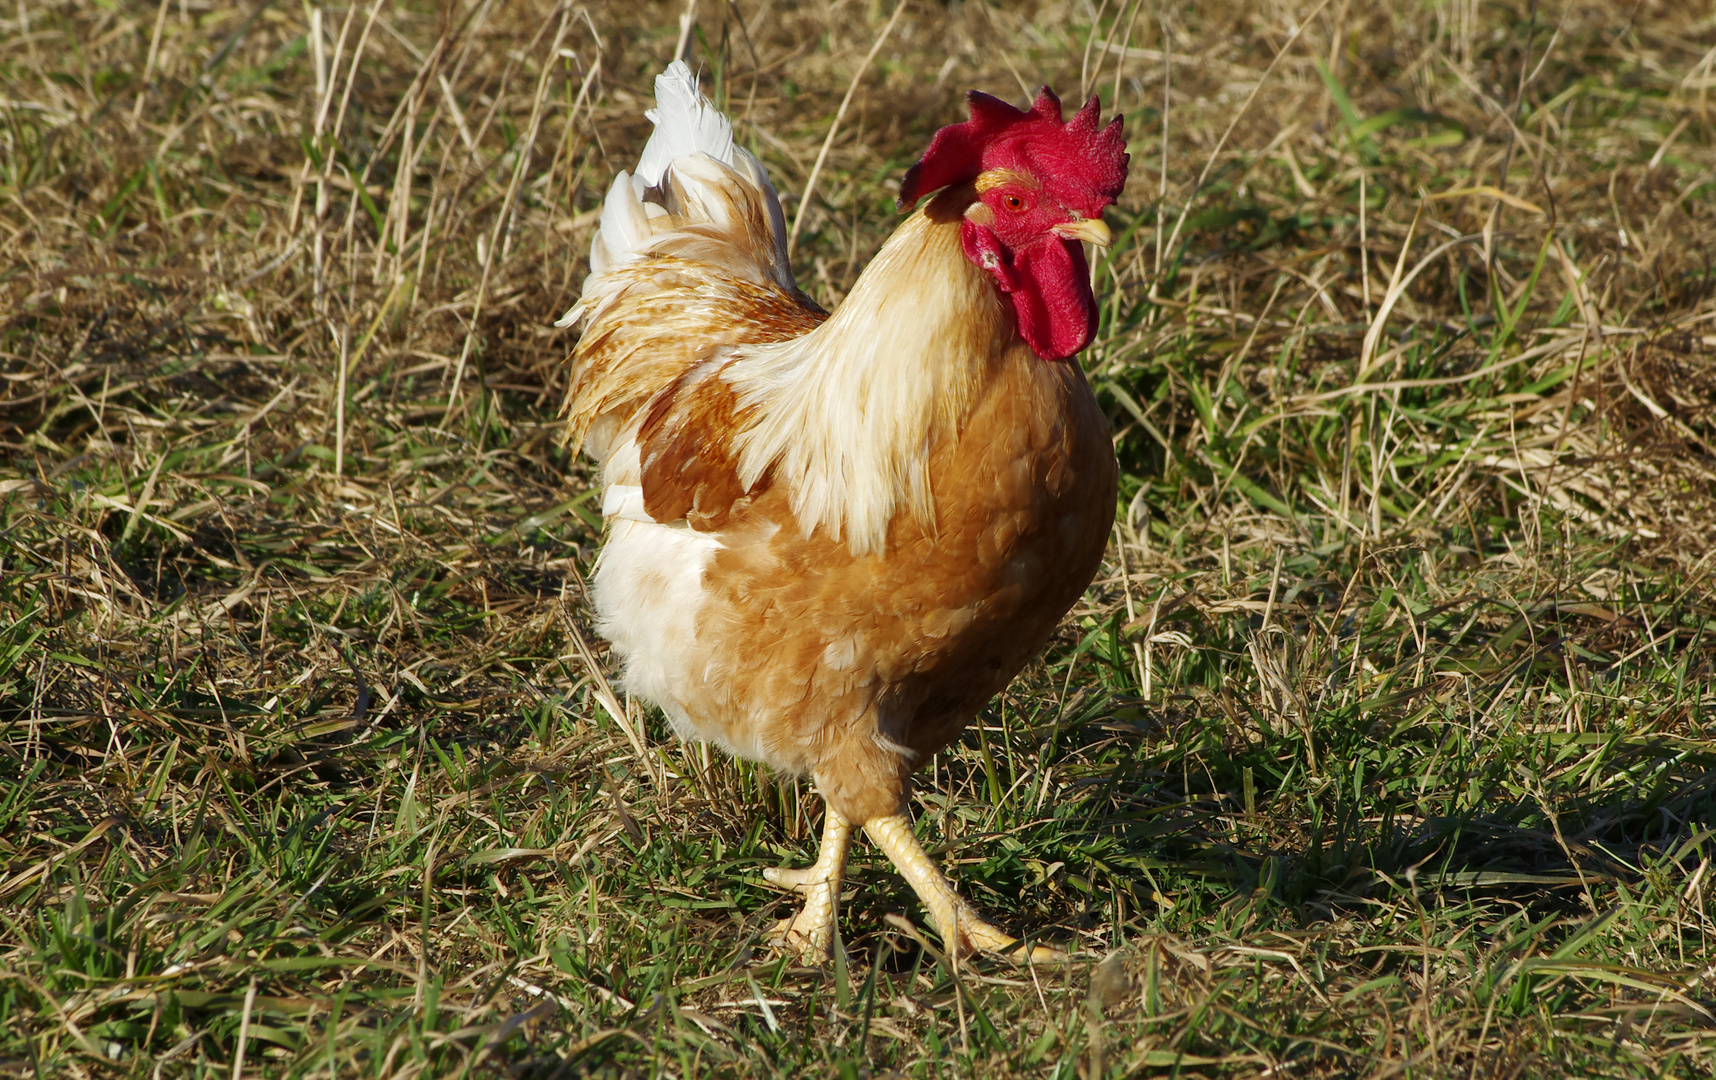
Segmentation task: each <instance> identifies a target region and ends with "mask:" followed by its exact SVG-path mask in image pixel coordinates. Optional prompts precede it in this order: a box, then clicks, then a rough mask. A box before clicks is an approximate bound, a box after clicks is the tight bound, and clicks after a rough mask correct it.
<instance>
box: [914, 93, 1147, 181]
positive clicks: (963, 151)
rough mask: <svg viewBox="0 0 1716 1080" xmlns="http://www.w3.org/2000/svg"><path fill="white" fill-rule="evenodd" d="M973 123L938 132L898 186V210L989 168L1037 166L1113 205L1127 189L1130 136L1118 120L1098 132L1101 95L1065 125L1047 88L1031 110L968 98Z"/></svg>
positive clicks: (986, 98) (979, 96)
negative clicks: (1128, 140) (1021, 109)
mask: <svg viewBox="0 0 1716 1080" xmlns="http://www.w3.org/2000/svg"><path fill="white" fill-rule="evenodd" d="M966 101H967V102H968V103H969V104H970V107H971V119H969V120H967V121H965V122H964V123H962V124H949V125H948V126H947V127H944V128H942V129H941V130H940V131H938V132H936V133H935V137H934V138H933V139H931V140H930V144H929V149H928V150H925V151H924V156H923V158H922V159H921V160H920V161H919V162H918V163H917V164H916V165H913V166H912V167H911V168H910V169H908V170H906V176H905V179H903V180H902V181H900V202H899V205H900V209H902V210H907V209H910V208H911V207H913V206H915V205H917V202H918V200H919V199H921V198H923V196H924V195H926V194H928V193H929V192H931V191H934V190H936V189H937V188H943V187H947V186H948V185H950V184H959V183H964V182H965V181H967V180H973V179H976V177H977V176H978V174H980V173H982V172H983V171H984V170H986V169H991V168H997V167H1001V166H1012V167H1019V166H1021V165H1030V164H1036V165H1039V166H1041V167H1043V168H1039V169H1035V170H1033V171H1035V172H1042V171H1043V169H1044V168H1046V169H1048V170H1052V172H1053V174H1054V179H1055V180H1057V181H1061V182H1065V183H1069V184H1073V185H1076V186H1077V187H1079V188H1083V189H1088V191H1089V193H1090V194H1091V195H1093V196H1096V197H1097V198H1099V199H1104V200H1107V201H1110V202H1112V201H1113V200H1114V199H1115V197H1117V196H1118V195H1119V194H1120V189H1121V188H1122V187H1124V186H1125V185H1126V164H1127V161H1128V157H1127V154H1126V135H1125V132H1124V131H1122V129H1121V125H1122V122H1123V120H1124V118H1123V117H1119V116H1116V117H1115V118H1114V119H1113V120H1111V121H1110V122H1109V124H1108V126H1107V127H1105V128H1103V129H1102V130H1100V131H1098V130H1097V127H1096V124H1097V120H1098V118H1099V114H1100V111H1101V106H1100V104H1099V103H1098V101H1097V99H1096V96H1095V95H1092V96H1091V99H1090V100H1089V101H1087V102H1085V103H1084V108H1082V109H1080V110H1079V111H1078V112H1077V113H1075V114H1074V115H1073V118H1072V119H1071V120H1070V121H1067V122H1065V123H1063V122H1062V121H1061V99H1060V98H1058V97H1056V96H1055V94H1054V91H1052V90H1050V89H1049V88H1048V87H1046V86H1045V87H1043V88H1042V89H1041V90H1040V91H1038V93H1037V100H1036V101H1035V102H1033V103H1032V104H1031V111H1030V112H1022V111H1020V110H1019V109H1016V108H1014V107H1013V106H1011V105H1009V104H1007V103H1006V102H1005V101H1002V100H1001V99H1000V98H997V97H991V96H989V95H988V94H985V93H982V92H980V91H977V90H973V91H971V92H969V93H968V94H966Z"/></svg>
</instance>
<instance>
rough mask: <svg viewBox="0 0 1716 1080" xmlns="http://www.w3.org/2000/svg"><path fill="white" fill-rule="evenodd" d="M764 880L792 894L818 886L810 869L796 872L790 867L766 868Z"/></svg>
mask: <svg viewBox="0 0 1716 1080" xmlns="http://www.w3.org/2000/svg"><path fill="white" fill-rule="evenodd" d="M763 880H765V881H767V882H768V883H769V884H770V885H777V886H779V887H780V888H783V889H787V890H789V891H791V892H803V891H804V890H805V888H806V887H807V886H810V885H814V884H816V878H815V877H814V876H813V874H812V872H811V870H810V868H808V867H807V868H805V869H802V870H795V869H793V868H792V867H790V866H765V867H764V868H763Z"/></svg>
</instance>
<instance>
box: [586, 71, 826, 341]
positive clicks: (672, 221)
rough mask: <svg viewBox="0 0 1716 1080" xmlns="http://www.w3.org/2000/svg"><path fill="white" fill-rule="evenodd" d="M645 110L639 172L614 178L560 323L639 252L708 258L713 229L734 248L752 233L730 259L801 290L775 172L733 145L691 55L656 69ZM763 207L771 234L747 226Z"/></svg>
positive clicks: (599, 296)
mask: <svg viewBox="0 0 1716 1080" xmlns="http://www.w3.org/2000/svg"><path fill="white" fill-rule="evenodd" d="M644 115H646V116H648V117H649V118H650V120H651V121H652V122H654V124H655V131H654V132H652V133H651V135H650V137H649V142H648V143H646V144H645V145H644V149H643V154H642V156H641V157H640V158H639V159H638V166H637V169H636V171H635V172H633V173H630V174H628V173H625V172H621V173H620V174H619V175H618V176H616V177H614V183H613V186H612V187H610V188H609V189H608V195H607V198H606V199H605V200H604V201H603V204H602V218H601V223H600V226H599V227H598V228H597V230H596V235H595V237H594V238H593V239H592V240H591V241H590V274H589V276H588V277H586V278H585V279H584V288H583V297H582V298H581V299H580V300H579V302H578V303H577V304H576V305H575V306H574V307H573V308H572V310H571V311H569V312H567V313H566V315H565V317H564V318H562V319H560V320H559V322H558V324H557V325H560V326H571V325H573V324H574V323H576V322H578V321H579V319H581V318H582V317H583V316H585V315H586V314H588V313H589V311H590V305H591V304H597V305H600V304H601V303H602V302H603V300H604V296H603V293H604V290H603V289H602V287H601V284H602V283H601V278H602V276H603V275H604V274H606V273H608V272H609V271H611V270H613V269H615V268H617V267H620V266H623V265H625V264H626V263H629V262H631V261H632V260H633V259H635V258H637V257H639V256H640V255H643V254H645V253H648V252H651V251H656V250H661V251H672V252H673V253H674V254H679V255H682V256H683V255H687V254H690V251H691V250H695V251H697V252H698V253H699V254H701V255H705V256H707V254H708V250H709V245H710V244H711V243H712V242H713V243H715V244H717V245H719V244H721V243H722V242H723V239H712V238H711V237H710V236H709V233H710V232H711V231H713V232H714V234H715V237H716V238H724V239H725V243H726V245H727V246H728V248H729V249H731V248H733V247H737V246H738V243H739V238H741V237H743V238H744V239H745V244H744V247H745V250H743V251H742V252H731V254H737V255H738V256H739V258H738V259H737V260H731V259H729V261H737V262H739V263H742V264H747V269H748V271H749V272H746V273H744V274H743V276H745V277H751V278H754V279H756V280H758V281H759V282H761V281H764V280H772V281H773V282H774V283H775V284H777V285H779V286H780V287H781V288H782V289H784V290H786V291H788V292H791V291H792V290H793V289H795V288H796V287H797V283H796V282H795V281H794V280H793V275H792V267H791V265H790V264H789V263H788V261H787V252H786V216H785V215H784V214H783V213H782V212H781V203H780V196H779V195H777V194H776V193H775V188H774V185H773V184H771V183H770V182H769V173H768V170H767V169H765V168H763V163H762V162H760V161H758V160H757V159H756V158H755V157H754V156H753V155H752V154H751V153H750V151H748V150H746V149H745V148H744V147H742V146H737V145H735V144H734V142H733V127H732V125H731V124H730V123H728V121H727V118H726V117H725V116H722V115H721V113H720V111H719V110H717V109H716V108H715V106H714V104H712V103H711V102H710V100H709V99H708V98H706V97H704V96H703V93H702V92H701V91H700V90H698V88H697V78H696V76H694V75H692V74H691V69H690V68H689V67H687V66H686V64H685V61H683V60H676V61H674V62H673V63H672V64H669V65H668V68H667V70H666V71H664V72H662V73H661V74H660V75H657V76H656V79H655V108H653V109H650V110H649V111H648V112H647V113H645V114H644ZM670 173H671V176H670V175H669V174H670ZM668 208H671V210H672V215H671V216H668ZM759 209H760V210H761V211H762V212H763V214H764V216H765V217H766V218H767V222H768V233H769V235H768V236H767V237H766V238H765V237H758V236H755V235H753V234H749V233H748V232H747V230H745V229H744V228H742V227H740V225H741V223H742V222H743V221H744V220H745V218H746V212H747V211H749V212H750V213H755V212H756V211H757V210H759ZM709 226H713V227H714V228H713V229H712V230H711V229H710V228H709ZM693 229H695V230H696V235H692V230H693ZM686 241H689V242H690V243H689V248H690V250H685V251H682V250H679V249H680V248H685V247H687V244H686V243H684V242H686ZM759 244H760V245H761V248H760V249H759V246H758V245H759ZM607 299H612V298H611V297H609V298H607Z"/></svg>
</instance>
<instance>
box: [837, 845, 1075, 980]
mask: <svg viewBox="0 0 1716 1080" xmlns="http://www.w3.org/2000/svg"><path fill="white" fill-rule="evenodd" d="M864 831H865V832H867V833H869V834H870V839H872V840H874V841H875V842H876V846H877V847H879V848H881V849H882V850H883V851H885V852H886V853H887V855H888V858H889V859H891V860H893V863H894V866H895V867H897V868H898V869H899V871H900V875H901V876H902V877H904V878H905V879H906V882H907V883H908V884H910V885H911V887H912V889H913V890H914V891H916V892H917V894H918V897H919V898H920V899H921V900H923V902H924V907H926V908H928V909H929V917H930V921H931V922H932V923H934V924H935V928H936V930H937V931H938V932H940V934H941V939H942V941H943V942H944V943H945V944H946V946H947V948H948V950H949V951H950V952H952V953H953V954H954V955H955V956H970V955H971V954H972V953H975V952H985V953H994V954H996V955H998V956H1001V957H1003V958H1004V959H1007V960H1011V961H1012V962H1014V963H1015V964H1046V963H1060V962H1062V961H1065V960H1066V959H1067V954H1066V953H1063V952H1061V951H1060V950H1059V949H1051V948H1049V947H1048V946H1046V945H1031V946H1029V947H1027V946H1026V945H1025V944H1024V943H1023V942H1021V941H1020V940H1019V939H1018V938H1016V937H1014V936H1013V935H1011V934H1009V933H1007V932H1005V931H1003V930H1002V929H1000V928H999V927H997V926H995V925H994V924H993V923H991V922H989V921H988V920H987V919H985V918H983V916H981V915H979V914H978V913H977V911H976V909H975V908H973V907H972V906H971V905H970V904H968V903H966V901H965V899H964V898H963V897H961V896H960V895H959V894H958V893H957V892H955V891H954V890H953V885H952V884H951V883H950V882H949V881H948V880H947V877H946V876H945V875H943V874H942V872H941V868H940V867H938V866H936V864H935V862H934V860H932V859H931V858H930V857H929V853H928V852H926V851H924V849H923V845H921V844H919V843H918V838H917V837H916V836H914V835H913V834H912V823H911V820H910V819H909V818H907V817H906V816H905V815H904V814H894V815H891V816H889V817H882V818H875V819H873V820H871V821H867V822H865V823H864Z"/></svg>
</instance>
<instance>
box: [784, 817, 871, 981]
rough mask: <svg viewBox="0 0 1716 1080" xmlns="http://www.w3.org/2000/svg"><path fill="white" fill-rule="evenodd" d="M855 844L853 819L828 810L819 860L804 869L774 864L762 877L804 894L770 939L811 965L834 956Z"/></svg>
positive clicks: (818, 965)
mask: <svg viewBox="0 0 1716 1080" xmlns="http://www.w3.org/2000/svg"><path fill="white" fill-rule="evenodd" d="M851 844H852V823H851V822H849V821H847V820H846V819H845V818H843V817H841V816H840V815H839V814H838V813H836V812H835V811H834V809H833V807H830V808H829V809H828V812H827V816H826V820H825V821H824V822H823V827H822V850H820V851H819V852H817V856H816V863H815V865H813V866H807V867H805V868H804V869H802V870H795V869H792V868H789V867H785V866H771V867H768V868H767V869H765V870H764V871H763V878H764V879H765V880H767V881H768V882H769V884H771V885H776V886H779V887H780V888H782V889H786V890H787V891H788V892H795V893H798V894H799V895H800V896H803V897H804V907H803V908H801V909H800V910H799V912H798V914H797V915H794V916H792V917H791V918H787V919H782V920H781V921H780V922H778V923H776V924H775V925H774V926H773V927H771V928H770V930H769V931H768V934H767V937H768V939H769V940H770V941H771V942H772V943H773V944H774V945H775V947H776V948H778V949H780V950H781V951H783V952H787V953H792V954H796V955H797V956H798V958H799V961H800V962H801V963H803V964H806V965H808V966H810V967H821V966H822V965H824V964H827V963H828V962H829V960H831V959H832V958H833V955H834V953H833V950H834V944H835V940H836V925H835V924H836V923H837V922H838V921H839V919H840V887H841V885H842V884H843V883H844V882H845V878H846V849H847V848H848V847H850V846H851Z"/></svg>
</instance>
